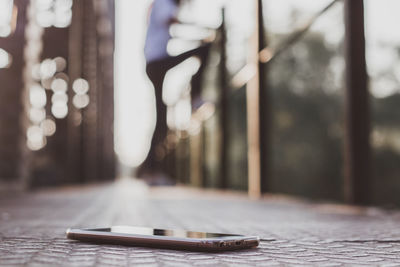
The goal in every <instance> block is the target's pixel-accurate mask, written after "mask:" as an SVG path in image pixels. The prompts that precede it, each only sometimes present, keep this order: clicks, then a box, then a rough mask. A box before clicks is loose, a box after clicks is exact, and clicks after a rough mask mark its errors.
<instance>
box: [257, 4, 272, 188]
mask: <svg viewBox="0 0 400 267" xmlns="http://www.w3.org/2000/svg"><path fill="white" fill-rule="evenodd" d="M257 12H258V51H260V50H261V49H264V48H265V47H266V46H267V40H266V37H265V29H264V16H263V0H258V10H257ZM267 68H268V65H267V64H264V63H261V62H260V61H258V71H259V107H260V172H261V174H260V175H261V178H260V179H261V181H260V182H261V185H260V186H261V192H267V191H268V190H269V186H268V184H269V183H268V181H269V177H270V164H271V161H270V157H269V151H270V149H269V148H270V133H271V99H270V96H269V94H268V85H267V71H268V69H267Z"/></svg>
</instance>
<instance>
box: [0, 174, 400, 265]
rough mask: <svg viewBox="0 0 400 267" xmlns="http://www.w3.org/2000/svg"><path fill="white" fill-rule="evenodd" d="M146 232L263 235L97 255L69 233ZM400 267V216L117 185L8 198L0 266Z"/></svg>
mask: <svg viewBox="0 0 400 267" xmlns="http://www.w3.org/2000/svg"><path fill="white" fill-rule="evenodd" d="M123 224H128V225H129V224H130V225H138V226H153V227H159V228H183V229H192V230H200V231H212V232H231V233H243V234H251V235H254V234H255V235H259V236H261V237H262V238H263V239H266V240H272V241H263V242H261V245H260V247H259V248H257V249H251V250H246V251H240V252H226V253H216V254H215V253H214V254H211V253H200V252H182V251H173V250H162V249H148V248H137V247H123V246H112V245H92V244H84V243H80V242H76V241H70V240H67V239H66V238H65V234H64V233H65V229H66V228H68V227H102V226H109V225H123ZM361 264H365V265H367V264H368V265H373V266H377V265H380V266H400V212H398V211H391V212H388V211H383V210H379V209H373V208H369V209H359V208H352V207H346V206H338V205H328V204H311V203H307V202H300V201H294V200H288V199H283V198H277V197H268V198H266V199H263V200H260V201H251V200H248V199H246V197H245V195H243V194H240V193H217V192H215V191H201V190H196V189H187V188H186V189H185V188H152V189H148V188H147V187H146V186H144V185H143V184H142V183H139V182H135V181H130V180H120V181H118V182H116V183H115V184H105V185H99V186H88V187H80V188H74V187H71V188H62V189H52V190H45V191H39V192H36V193H29V194H8V195H6V194H2V195H1V196H0V266H21V265H27V266H46V265H47V266H129V265H134V266H137V265H139V266H140V265H143V266H193V265H199V266H239V265H240V266H246V265H248V266H277V265H292V266H299V265H306V266H310V265H315V266H351V265H361Z"/></svg>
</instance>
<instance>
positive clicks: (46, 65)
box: [40, 58, 57, 79]
mask: <svg viewBox="0 0 400 267" xmlns="http://www.w3.org/2000/svg"><path fill="white" fill-rule="evenodd" d="M56 71H57V65H56V63H55V62H54V60H52V59H49V58H48V59H45V60H43V62H42V64H40V76H41V77H42V79H46V78H51V77H52V76H53V75H54V74H55V73H56Z"/></svg>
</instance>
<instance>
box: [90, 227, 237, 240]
mask: <svg viewBox="0 0 400 267" xmlns="http://www.w3.org/2000/svg"><path fill="white" fill-rule="evenodd" d="M93 231H102V232H112V233H119V234H134V235H154V236H169V237H184V238H219V237H227V236H240V235H233V234H219V233H206V232H193V231H185V230H166V229H156V228H147V227H133V226H112V227H111V228H103V229H93Z"/></svg>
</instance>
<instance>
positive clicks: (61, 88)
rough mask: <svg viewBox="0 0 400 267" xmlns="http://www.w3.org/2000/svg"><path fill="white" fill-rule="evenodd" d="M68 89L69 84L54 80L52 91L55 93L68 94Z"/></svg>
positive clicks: (61, 80) (62, 80)
mask: <svg viewBox="0 0 400 267" xmlns="http://www.w3.org/2000/svg"><path fill="white" fill-rule="evenodd" d="M67 89H68V84H67V82H66V81H65V80H64V79H54V80H53V81H52V83H51V90H53V92H54V93H57V92H66V91H67Z"/></svg>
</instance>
